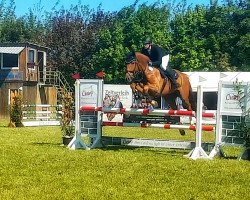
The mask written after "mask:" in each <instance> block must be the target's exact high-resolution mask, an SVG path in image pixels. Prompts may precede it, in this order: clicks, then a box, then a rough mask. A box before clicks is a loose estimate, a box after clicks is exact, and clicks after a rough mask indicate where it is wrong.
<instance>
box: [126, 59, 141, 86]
mask: <svg viewBox="0 0 250 200" xmlns="http://www.w3.org/2000/svg"><path fill="white" fill-rule="evenodd" d="M125 63H126V64H127V65H128V64H130V65H134V68H133V69H134V70H133V71H128V70H127V71H126V74H127V75H126V79H127V81H128V82H129V83H140V82H142V81H143V80H144V79H145V74H144V67H143V66H142V65H141V64H140V63H139V62H138V60H137V59H136V58H133V59H132V60H129V61H126V62H125Z"/></svg>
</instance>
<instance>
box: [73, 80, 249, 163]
mask: <svg viewBox="0 0 250 200" xmlns="http://www.w3.org/2000/svg"><path fill="white" fill-rule="evenodd" d="M243 86H244V87H245V86H247V88H248V85H247V84H246V85H244V84H243ZM233 88H234V86H233V84H232V83H225V82H221V83H220V85H219V93H218V109H217V112H216V114H215V113H206V112H203V103H202V102H203V87H202V86H201V85H199V86H198V87H197V111H196V112H194V111H183V110H151V109H134V108H104V107H103V97H102V95H103V80H100V79H98V80H92V79H84V80H81V79H80V80H77V81H76V84H75V101H76V102H75V108H76V110H75V117H76V118H75V125H76V126H75V137H74V138H73V140H72V141H71V142H70V143H69V145H68V147H69V148H70V149H78V148H83V149H92V148H96V147H101V146H102V145H103V139H104V140H106V141H107V139H108V138H107V137H103V136H102V127H103V126H128V127H142V128H164V129H172V128H173V129H189V130H194V131H195V132H196V134H195V135H196V138H195V142H193V143H192V144H195V147H194V146H193V145H191V142H186V141H161V140H157V139H154V140H149V139H133V138H125V139H123V140H121V141H117V140H118V139H116V138H110V141H112V142H114V143H117V144H125V145H135V146H150V147H152V146H154V147H163V146H164V147H168V148H182V149H186V148H190V147H192V148H193V149H192V151H191V152H190V153H189V154H188V155H187V157H189V158H192V159H198V158H204V159H212V158H213V157H215V156H216V155H218V154H219V155H221V154H222V148H221V147H222V146H223V145H225V144H228V142H227V139H228V137H230V136H229V135H228V136H227V135H225V134H223V132H225V131H224V130H225V125H224V124H225V123H223V118H225V115H226V116H240V115H241V114H242V111H241V108H240V107H239V105H238V101H237V99H228V96H230V95H231V94H232V93H235V91H234V90H233ZM228 94H229V95H228ZM246 107H247V106H246ZM104 113H116V114H138V115H147V116H149V115H154V116H189V117H196V124H195V125H191V124H189V125H175V124H153V123H145V122H141V123H125V122H104V121H103V120H102V116H103V114H104ZM205 117H206V118H216V128H215V127H213V126H211V125H204V124H202V118H205ZM203 130H205V131H214V130H216V141H215V143H214V145H213V146H214V148H213V149H212V151H211V152H210V155H207V153H206V152H205V151H204V150H203V147H202V131H203ZM84 136H86V137H88V138H89V140H88V141H87V142H86V140H82V138H81V137H84ZM237 139H238V140H237ZM239 139H242V138H240V136H235V137H234V141H241V142H242V140H239ZM230 141H231V143H230V144H234V142H233V139H232V140H230ZM239 144H240V143H239ZM241 145H242V143H241Z"/></svg>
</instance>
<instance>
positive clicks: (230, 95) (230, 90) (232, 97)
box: [220, 82, 247, 115]
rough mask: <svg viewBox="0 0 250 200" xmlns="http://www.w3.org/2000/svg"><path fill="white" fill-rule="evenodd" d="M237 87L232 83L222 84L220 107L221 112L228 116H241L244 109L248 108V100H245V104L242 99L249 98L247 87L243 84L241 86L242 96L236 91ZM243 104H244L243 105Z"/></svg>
mask: <svg viewBox="0 0 250 200" xmlns="http://www.w3.org/2000/svg"><path fill="white" fill-rule="evenodd" d="M235 87H236V85H235V84H232V83H227V82H222V84H221V96H220V105H221V112H222V113H223V114H226V115H235V114H236V115H241V114H242V108H241V106H243V107H244V108H246V105H247V102H246V99H244V98H243V100H244V102H242V100H241V99H242V97H244V96H247V94H246V89H247V85H246V84H245V83H244V84H243V83H242V84H241V85H240V90H241V91H242V94H238V91H237V90H236V89H235ZM240 102H242V103H243V104H241V103H240Z"/></svg>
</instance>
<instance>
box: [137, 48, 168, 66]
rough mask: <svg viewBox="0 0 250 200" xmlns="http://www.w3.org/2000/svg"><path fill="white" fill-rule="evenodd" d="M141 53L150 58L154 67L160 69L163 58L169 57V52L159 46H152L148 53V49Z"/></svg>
mask: <svg viewBox="0 0 250 200" xmlns="http://www.w3.org/2000/svg"><path fill="white" fill-rule="evenodd" d="M141 53H142V54H144V55H146V56H148V57H149V59H150V60H151V62H152V66H155V67H160V66H161V63H162V57H163V56H166V55H168V54H169V53H168V51H167V50H165V49H163V48H162V47H159V46H158V45H155V44H152V45H151V50H150V51H148V50H147V49H145V48H143V49H142V50H141Z"/></svg>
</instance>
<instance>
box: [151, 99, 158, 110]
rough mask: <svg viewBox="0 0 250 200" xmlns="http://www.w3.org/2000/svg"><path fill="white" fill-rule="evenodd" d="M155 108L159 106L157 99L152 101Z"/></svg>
mask: <svg viewBox="0 0 250 200" xmlns="http://www.w3.org/2000/svg"><path fill="white" fill-rule="evenodd" d="M150 104H151V105H152V106H153V107H154V108H156V107H158V103H157V101H155V100H152V101H151V103H150Z"/></svg>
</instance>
